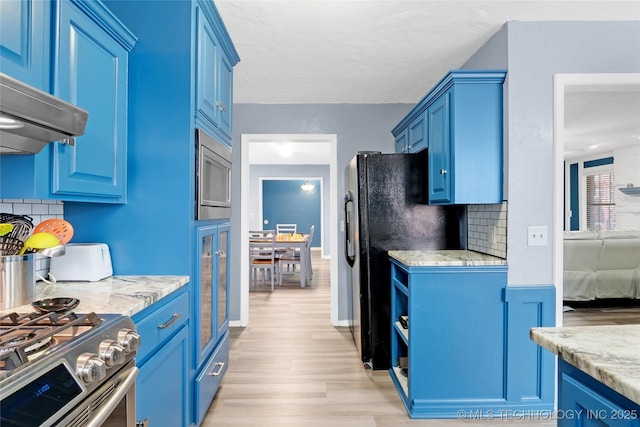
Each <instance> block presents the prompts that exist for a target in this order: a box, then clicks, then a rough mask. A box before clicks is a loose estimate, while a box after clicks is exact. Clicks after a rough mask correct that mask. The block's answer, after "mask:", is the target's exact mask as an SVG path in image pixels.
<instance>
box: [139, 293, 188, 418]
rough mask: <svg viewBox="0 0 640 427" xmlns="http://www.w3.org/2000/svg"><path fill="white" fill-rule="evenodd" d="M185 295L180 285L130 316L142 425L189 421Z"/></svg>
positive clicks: (186, 298) (186, 294) (186, 304)
mask: <svg viewBox="0 0 640 427" xmlns="http://www.w3.org/2000/svg"><path fill="white" fill-rule="evenodd" d="M189 298H190V294H189V292H187V291H186V288H183V289H181V290H178V291H175V292H174V293H173V294H171V295H169V296H167V297H165V298H163V299H162V300H160V301H158V302H157V303H155V304H153V305H151V306H150V307H148V308H146V309H144V310H143V311H141V312H140V313H137V314H136V315H134V316H133V320H134V322H136V328H137V331H138V334H140V338H141V347H140V350H138V352H137V353H136V363H137V365H138V368H139V369H140V374H139V376H138V379H137V381H136V420H137V421H138V422H145V421H146V422H147V423H148V424H142V425H149V426H172V427H174V426H175V427H184V426H188V425H189V414H190V406H189V401H190V400H189V398H190V394H189V389H190V387H189V370H188V366H189V355H190V352H189V343H190V339H189V334H190V330H189Z"/></svg>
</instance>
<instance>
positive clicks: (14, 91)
mask: <svg viewBox="0 0 640 427" xmlns="http://www.w3.org/2000/svg"><path fill="white" fill-rule="evenodd" d="M88 116H89V114H88V113H87V112H86V111H85V110H83V109H81V108H78V107H76V106H75V105H73V104H69V103H68V102H65V101H63V100H61V99H60V98H56V97H55V96H52V95H50V94H48V93H46V92H43V91H41V90H39V89H36V88H34V87H32V86H29V85H27V84H26V83H23V82H21V81H19V80H16V79H14V78H12V77H9V76H7V75H6V74H3V73H0V154H30V153H38V152H40V150H42V149H43V148H44V146H45V145H47V144H48V143H50V142H53V141H65V142H66V143H69V144H71V145H73V144H74V143H75V137H76V136H79V135H82V134H83V133H84V130H85V126H86V124H87V118H88Z"/></svg>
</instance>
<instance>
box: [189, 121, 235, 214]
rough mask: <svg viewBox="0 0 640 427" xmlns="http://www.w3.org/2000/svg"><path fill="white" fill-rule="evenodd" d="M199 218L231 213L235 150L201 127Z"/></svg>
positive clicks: (198, 172)
mask: <svg viewBox="0 0 640 427" xmlns="http://www.w3.org/2000/svg"><path fill="white" fill-rule="evenodd" d="M196 139H197V144H198V145H197V156H198V162H197V163H198V171H197V178H196V197H197V205H198V206H197V207H198V209H197V216H196V219H217V218H229V217H231V214H230V210H231V150H230V149H228V148H227V147H225V146H224V145H222V144H221V143H219V142H217V141H216V140H214V139H213V138H212V137H210V136H209V135H207V134H205V133H204V132H202V131H201V130H197V133H196Z"/></svg>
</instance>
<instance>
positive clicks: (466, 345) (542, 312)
mask: <svg viewBox="0 0 640 427" xmlns="http://www.w3.org/2000/svg"><path fill="white" fill-rule="evenodd" d="M391 279H392V285H391V286H392V290H391V319H392V327H391V334H392V336H391V364H392V368H391V369H390V370H389V373H390V375H391V378H392V380H393V382H394V384H395V385H396V388H397V390H398V393H399V395H400V397H401V400H402V402H403V403H404V405H405V408H406V410H407V412H408V414H409V416H410V417H411V418H486V417H491V418H498V417H505V418H506V417H509V416H510V415H516V414H517V412H516V411H521V410H546V411H549V410H553V377H554V370H553V360H552V359H553V358H552V357H550V358H548V359H549V360H547V359H543V358H540V357H538V356H539V354H540V351H539V349H538V348H536V346H535V344H533V343H532V344H533V345H531V346H528V347H526V348H524V349H521V350H520V352H519V353H518V352H515V351H514V349H513V347H521V346H522V343H525V344H528V343H527V342H526V340H528V337H529V332H528V331H529V328H530V327H533V326H551V325H552V324H553V322H554V316H553V314H554V311H553V308H554V304H553V301H554V299H553V295H554V293H553V287H551V289H547V287H543V288H544V292H543V293H542V294H540V293H539V290H537V289H531V288H533V287H530V288H524V287H523V289H524V291H523V293H526V294H527V295H529V294H530V293H533V294H535V296H536V297H535V298H533V297H530V298H528V299H527V298H524V297H523V296H522V295H520V293H518V294H517V296H518V297H521V298H520V299H522V300H524V299H526V300H527V301H529V302H531V304H530V305H531V306H536V310H538V311H537V312H538V313H539V315H538V316H537V317H534V318H529V317H528V316H525V317H519V316H517V315H515V314H513V313H510V311H511V308H512V307H510V306H513V310H518V311H520V312H522V311H526V310H523V307H522V304H518V302H517V301H516V302H509V301H507V299H508V298H511V299H513V300H518V298H516V297H514V296H513V295H510V294H508V293H507V292H506V290H507V289H509V287H507V286H506V284H507V266H493V265H483V266H446V267H444V266H434V267H409V266H405V265H404V264H401V263H399V262H397V261H395V260H393V264H392V278H391ZM536 298H538V299H539V301H533V300H534V299H536ZM545 298H546V299H547V300H545ZM549 298H550V299H549ZM524 308H526V307H524ZM405 316H406V317H405ZM405 319H406V320H407V324H408V327H405V326H404V325H403V323H404V320H405ZM531 323H533V324H531ZM511 336H513V337H514V338H513V342H510V341H509V340H510V337H511ZM520 337H522V340H520ZM529 352H532V354H531V357H529ZM511 353H513V354H514V355H516V357H518V358H519V360H518V361H516V360H513V356H512V354H511ZM529 360H533V361H534V363H533V364H529V363H528V361H529ZM546 362H551V363H546ZM545 378H548V381H546V380H544V379H545ZM530 383H535V384H537V385H538V387H537V388H534V389H533V390H532V389H530V387H529V386H528V385H529V384H530Z"/></svg>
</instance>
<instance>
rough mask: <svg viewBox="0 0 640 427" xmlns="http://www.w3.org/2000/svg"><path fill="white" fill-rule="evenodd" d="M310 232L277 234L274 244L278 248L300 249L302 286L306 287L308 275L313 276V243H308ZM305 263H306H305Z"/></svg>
mask: <svg viewBox="0 0 640 427" xmlns="http://www.w3.org/2000/svg"><path fill="white" fill-rule="evenodd" d="M308 241H309V234H302V233H287V234H276V236H275V238H274V240H273V246H274V247H275V248H276V249H285V248H286V249H292V250H300V286H301V287H303V288H304V286H305V284H306V280H307V276H308V277H311V274H310V273H311V271H310V270H311V245H307V242H308ZM303 264H304V265H303Z"/></svg>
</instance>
